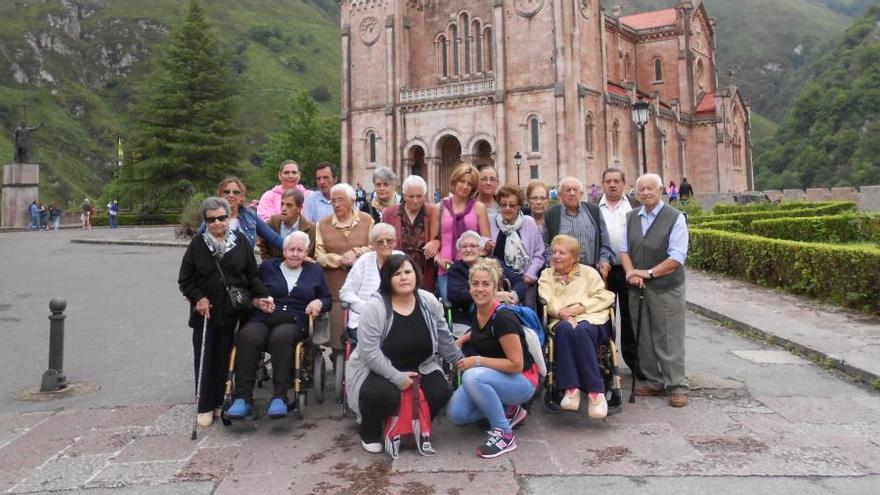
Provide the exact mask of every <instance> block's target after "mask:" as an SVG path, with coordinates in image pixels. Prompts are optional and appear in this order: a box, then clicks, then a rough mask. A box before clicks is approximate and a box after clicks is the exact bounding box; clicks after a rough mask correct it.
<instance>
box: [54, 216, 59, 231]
mask: <svg viewBox="0 0 880 495" xmlns="http://www.w3.org/2000/svg"><path fill="white" fill-rule="evenodd" d="M52 225H53V226H54V227H55V230H58V226H59V225H61V217H60V216H57V217H55V219H54V220H52Z"/></svg>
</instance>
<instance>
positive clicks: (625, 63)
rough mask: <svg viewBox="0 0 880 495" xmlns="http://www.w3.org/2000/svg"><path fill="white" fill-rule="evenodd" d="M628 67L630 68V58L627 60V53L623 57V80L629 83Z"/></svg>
mask: <svg viewBox="0 0 880 495" xmlns="http://www.w3.org/2000/svg"><path fill="white" fill-rule="evenodd" d="M629 66H630V58H629V53H627V54H626V55H624V56H623V80H624V81H629V77H630V73H629Z"/></svg>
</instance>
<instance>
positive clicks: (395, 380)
mask: <svg viewBox="0 0 880 495" xmlns="http://www.w3.org/2000/svg"><path fill="white" fill-rule="evenodd" d="M381 274H382V276H381V283H380V285H379V296H381V297H379V296H377V297H374V298H373V299H371V300H370V302H368V303H367V304H366V306H365V307H364V309H363V311H362V312H361V314H360V322H359V323H358V325H359V326H358V346H357V348H356V349H355V350H354V352H353V353H352V354H351V358H350V359H349V361H348V363H347V365H346V367H345V384H346V388H347V392H348V393H347V394H346V396H347V400H348V406H349V407H350V408H351V410H352V411H353V412H354V413H355V414H356V415H357V416H358V417H360V418H361V421H360V437H361V446H362V447H363V448H364V450H366V451H367V452H371V453H380V452H382V449H383V445H382V428H383V424H384V422H385V420H386V418H388V417H389V416H391V415H392V414H394V413H395V412H396V411H397V410H398V408H399V406H400V392H401V391H402V390H406V389H408V388H409V387H410V386H411V385H412V381H413V376H415V375H421V390H422V392H424V395H425V400H426V401H427V403H428V407H429V409H430V410H431V416H432V417H433V416H436V415H437V413H438V412H439V411H440V409H442V408H443V406H445V405H446V403H447V402H449V397H450V396H451V395H452V394H451V392H450V390H449V384H448V383H447V382H446V378H445V377H444V376H443V371H442V370H441V368H440V365H439V363H438V359H437V356H438V355H439V356H440V357H442V358H443V359H445V360H446V361H447V362H450V363H455V362H457V361H458V360H459V358H461V350H459V349H458V348H457V347H455V344H454V343H453V341H452V334H451V333H450V332H449V328H448V327H447V326H446V321H445V320H444V319H443V307H442V306H441V305H440V302H439V301H437V298H435V297H434V295H433V294H431V293H430V292H427V291H425V290H421V289H419V287H420V286H421V274H420V273H419V272H418V270H417V269H416V268H415V267H414V265H413V262H412V259H411V258H410V257H409V256H406V255H402V254H393V255H391V256H390V257H389V258H388V260H387V261H386V262H385V264H384V265H382V270H381Z"/></svg>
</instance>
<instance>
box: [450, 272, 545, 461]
mask: <svg viewBox="0 0 880 495" xmlns="http://www.w3.org/2000/svg"><path fill="white" fill-rule="evenodd" d="M500 284H501V266H500V265H499V264H498V262H497V261H495V260H492V259H482V260H480V261H478V262H476V264H474V266H472V267H471V270H470V276H469V285H470V293H471V297H473V299H474V304H475V306H476V312H475V314H474V315H473V318H472V321H471V331H470V333H468V334H465V335H464V336H463V337H462V338H460V339H458V342H456V344H457V345H463V344H465V343H468V342H469V343H470V345H471V347H472V348H473V351H474V353H475V354H476V355H474V356H469V357H466V358H462V359H461V360H460V361H459V362H458V369H459V370H461V371H463V372H464V374H463V375H462V377H461V387H459V388H458V390H456V391H455V394H453V396H452V400H451V401H450V403H449V409H448V411H447V415H448V416H449V420H450V421H451V422H452V423H453V424H459V425H460V424H467V423H473V422H474V421H477V420H480V419H483V418H488V420H489V425H490V426H491V428H492V429H491V431H490V432H489V439H488V440H486V443H485V444H483V445H481V446H480V447H479V448H478V449H477V455H478V456H480V457H483V458H486V459H490V458H493V457H498V456H499V455H501V454H504V453H506V452H510V451H512V450H515V449H516V437H515V436H514V434H513V427H514V426H516V424H517V423H519V422H520V421H522V420H523V419H524V418H525V416H526V410H525V409H523V408H522V407H521V406H520V405H521V404H523V403H525V402H526V401H528V400H529V399H530V398H531V397H532V395H533V394H534V393H535V388H536V387H537V386H538V372H537V367H536V366H535V364H534V361H533V360H532V356H531V354H529V352H528V347H526V340H525V334H524V333H523V332H524V330H523V328H522V325H521V324H520V322H519V320H518V319H517V317H516V315H514V314H513V313H512V312H511V311H508V310H506V309H503V308H499V307H498V302H497V301H496V294H495V293H496V291H497V290H498V286H499V285H500Z"/></svg>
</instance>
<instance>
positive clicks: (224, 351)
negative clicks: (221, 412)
mask: <svg viewBox="0 0 880 495" xmlns="http://www.w3.org/2000/svg"><path fill="white" fill-rule="evenodd" d="M234 333H235V325H234V324H233V325H232V326H222V327H219V326H214V324H213V323H212V322H211V320H208V331H207V332H206V334H205V340H206V341H207V342H206V344H205V369H204V371H203V372H202V393H201V395H200V396H199V412H200V413H206V412H211V411H213V410H214V408H215V407H220V406H221V405H222V404H223V389H224V386H225V384H226V369H227V367H228V366H229V352H230V351H231V350H232V339H233V334H234ZM192 344H193V374H194V375H195V377H196V382H198V376H199V354H200V352H201V349H202V326H201V325H199V326H198V328H193V334H192ZM193 388H195V386H193Z"/></svg>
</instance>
